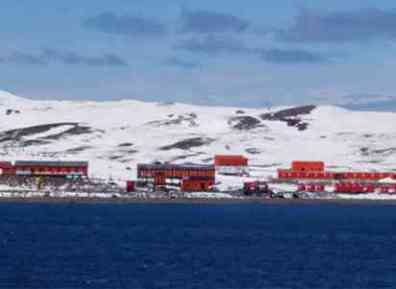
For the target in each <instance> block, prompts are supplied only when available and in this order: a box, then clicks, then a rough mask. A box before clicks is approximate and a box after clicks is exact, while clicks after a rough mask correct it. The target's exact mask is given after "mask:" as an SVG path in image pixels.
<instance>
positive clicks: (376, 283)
mask: <svg viewBox="0 0 396 289" xmlns="http://www.w3.org/2000/svg"><path fill="white" fill-rule="evenodd" d="M0 288H7V289H12V288H24V289H25V288H73V289H74V288H106V289H110V288H111V289H113V288H172V289H176V288H183V289H184V288H222V289H226V288H227V289H228V288H249V289H255V288H274V289H275V288H276V289H280V288H315V289H319V288H343V289H344V288H345V289H350V288H358V289H363V288H369V289H376V288H396V206H395V205H384V204H369V203H363V204H327V203H326V204H318V203H315V204H246V203H245V204H75V203H70V204H68V203H63V204H26V203H15V204H12V203H1V204H0Z"/></svg>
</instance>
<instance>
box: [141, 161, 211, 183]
mask: <svg viewBox="0 0 396 289" xmlns="http://www.w3.org/2000/svg"><path fill="white" fill-rule="evenodd" d="M137 177H138V179H139V181H140V182H144V183H149V184H152V185H153V186H154V188H156V189H157V188H159V187H167V186H176V187H179V188H183V180H185V185H184V188H187V187H189V186H195V185H191V183H192V182H193V180H195V181H196V182H197V183H198V184H202V183H204V181H205V184H204V186H205V189H207V188H208V187H209V186H210V184H212V183H213V184H214V181H215V168H214V166H210V165H196V164H189V165H175V164H159V165H156V164H155V165H151V164H138V166H137ZM197 180H199V181H197Z"/></svg>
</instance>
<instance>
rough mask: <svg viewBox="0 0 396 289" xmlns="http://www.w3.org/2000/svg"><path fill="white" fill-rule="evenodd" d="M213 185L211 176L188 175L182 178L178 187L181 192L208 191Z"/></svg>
mask: <svg viewBox="0 0 396 289" xmlns="http://www.w3.org/2000/svg"><path fill="white" fill-rule="evenodd" d="M214 185H215V181H214V179H212V178H202V177H188V178H183V179H182V181H181V187H180V189H181V191H182V192H209V191H212V190H213V186H214Z"/></svg>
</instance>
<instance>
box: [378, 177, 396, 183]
mask: <svg viewBox="0 0 396 289" xmlns="http://www.w3.org/2000/svg"><path fill="white" fill-rule="evenodd" d="M378 182H379V183H382V184H396V180H395V179H392V178H385V179H382V180H379V181H378Z"/></svg>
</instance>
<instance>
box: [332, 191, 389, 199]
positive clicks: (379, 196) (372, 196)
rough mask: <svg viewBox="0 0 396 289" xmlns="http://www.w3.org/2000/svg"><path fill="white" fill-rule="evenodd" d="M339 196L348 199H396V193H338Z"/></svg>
mask: <svg viewBox="0 0 396 289" xmlns="http://www.w3.org/2000/svg"><path fill="white" fill-rule="evenodd" d="M337 198H339V199H348V200H396V195H390V194H377V193H370V194H356V195H354V194H337Z"/></svg>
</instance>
